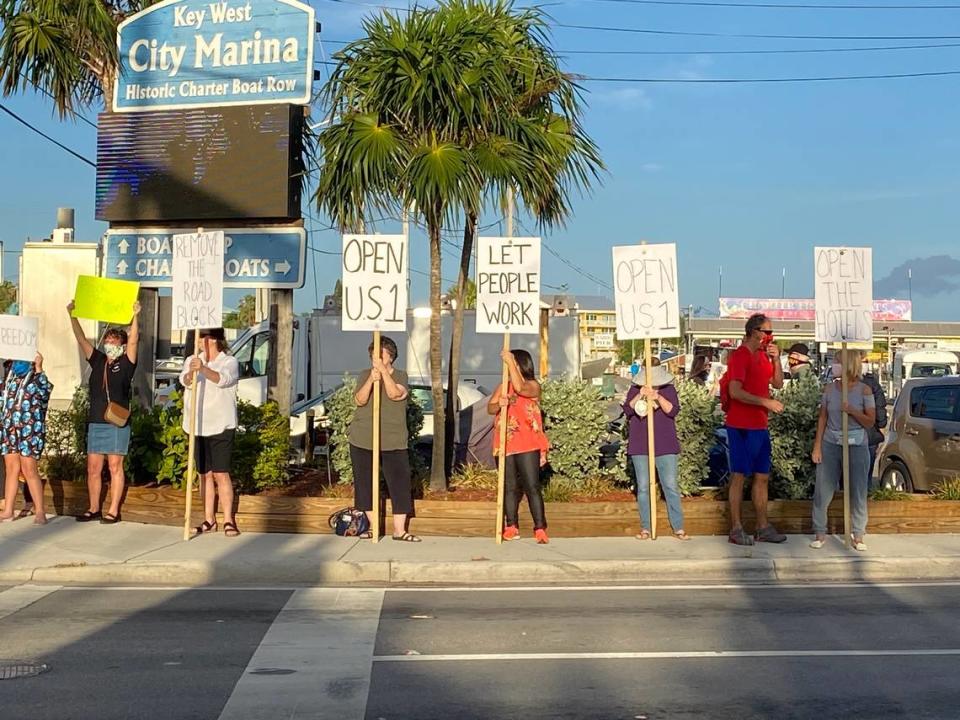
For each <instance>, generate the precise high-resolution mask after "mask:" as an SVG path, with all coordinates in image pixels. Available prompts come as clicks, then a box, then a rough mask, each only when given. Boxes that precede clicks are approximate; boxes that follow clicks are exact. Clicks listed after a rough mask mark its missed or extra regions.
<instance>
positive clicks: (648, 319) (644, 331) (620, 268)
mask: <svg viewBox="0 0 960 720" xmlns="http://www.w3.org/2000/svg"><path fill="white" fill-rule="evenodd" d="M613 285H614V295H615V297H614V300H615V303H616V315H617V338H618V339H619V340H641V339H644V338H673V337H678V336H679V335H680V295H679V291H678V290H677V246H676V245H675V244H673V243H665V244H660V245H622V246H619V247H615V248H613Z"/></svg>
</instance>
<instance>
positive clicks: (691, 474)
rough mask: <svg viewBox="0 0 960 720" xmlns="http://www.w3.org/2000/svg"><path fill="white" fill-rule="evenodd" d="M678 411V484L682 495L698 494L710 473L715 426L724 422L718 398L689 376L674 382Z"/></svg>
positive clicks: (717, 426) (714, 442) (714, 441)
mask: <svg viewBox="0 0 960 720" xmlns="http://www.w3.org/2000/svg"><path fill="white" fill-rule="evenodd" d="M677 394H678V395H679V396H680V412H679V413H678V414H677V438H678V439H679V440H680V457H679V459H678V461H677V464H678V471H677V475H678V478H677V484H678V485H679V486H680V492H681V493H682V494H683V495H699V494H700V486H701V485H702V484H703V481H704V480H706V479H707V476H708V475H709V474H710V465H709V463H710V449H711V448H712V447H713V446H714V445H715V444H716V442H717V440H716V435H715V433H716V430H717V428H719V427H720V425H721V424H722V422H723V417H722V415H721V414H720V413H719V405H720V404H719V402H718V401H717V398H715V397H713V395H711V394H710V390H709V389H708V388H707V387H706V386H704V385H699V384H697V383H695V382H693V381H692V380H685V381H683V382H680V383H678V384H677Z"/></svg>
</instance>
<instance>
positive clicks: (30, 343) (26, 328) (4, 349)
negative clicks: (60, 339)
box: [0, 315, 40, 362]
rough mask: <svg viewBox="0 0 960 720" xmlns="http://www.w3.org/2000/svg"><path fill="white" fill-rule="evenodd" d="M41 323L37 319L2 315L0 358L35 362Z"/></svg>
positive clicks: (0, 316)
mask: <svg viewBox="0 0 960 720" xmlns="http://www.w3.org/2000/svg"><path fill="white" fill-rule="evenodd" d="M39 332H40V322H39V320H38V319H37V318H35V317H20V316H19V315H0V358H3V359H4V360H28V361H31V362H32V361H33V359H34V358H35V357H36V356H37V335H38V334H39Z"/></svg>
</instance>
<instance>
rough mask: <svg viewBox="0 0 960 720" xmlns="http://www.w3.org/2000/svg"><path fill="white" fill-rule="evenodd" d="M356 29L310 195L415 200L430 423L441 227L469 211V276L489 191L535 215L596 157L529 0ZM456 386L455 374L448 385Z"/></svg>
mask: <svg viewBox="0 0 960 720" xmlns="http://www.w3.org/2000/svg"><path fill="white" fill-rule="evenodd" d="M364 29H365V31H366V33H367V36H366V37H365V38H363V39H361V40H358V41H356V42H354V43H351V44H350V45H348V46H346V47H345V48H344V49H343V50H342V51H341V52H340V53H338V54H337V55H336V56H335V59H336V60H337V63H338V64H337V66H336V68H335V69H334V71H333V73H332V76H331V79H330V81H329V82H328V83H327V86H326V88H325V91H324V96H325V98H326V100H327V101H328V103H329V105H330V112H331V117H337V118H338V120H337V121H336V122H335V123H333V124H331V125H330V126H329V127H327V128H326V129H324V130H323V131H322V132H321V133H320V136H319V138H318V142H319V146H320V149H321V152H322V155H323V161H324V162H323V164H322V167H321V170H320V176H319V179H318V187H317V191H316V200H317V203H318V206H319V207H320V209H322V210H324V211H325V212H327V213H328V214H329V215H330V217H331V218H332V219H333V220H334V221H335V222H336V223H337V224H339V225H340V227H342V228H355V227H358V226H360V225H361V223H362V222H363V211H364V209H365V208H366V209H374V208H376V209H382V210H386V211H387V212H394V213H395V212H396V210H397V209H398V208H399V207H415V208H416V211H417V215H418V216H419V217H421V218H422V219H423V222H424V224H425V226H426V228H427V236H428V240H429V246H430V305H431V310H432V313H431V319H430V373H431V378H430V379H431V385H432V391H433V401H434V408H435V418H434V422H435V426H436V427H446V424H445V417H446V415H447V414H448V413H447V412H445V410H446V408H445V406H444V399H443V385H442V381H441V367H442V357H441V335H440V329H441V324H440V321H441V317H440V293H441V285H440V282H441V278H440V267H441V259H442V255H441V237H442V233H443V228H444V227H445V226H446V225H448V224H449V223H452V222H454V221H455V220H456V218H457V217H458V215H459V213H460V212H461V211H466V214H467V217H468V222H467V233H466V234H465V242H464V252H465V254H466V261H467V262H466V266H465V267H464V265H463V262H462V263H461V275H462V276H463V277H464V278H465V277H466V275H468V274H469V272H468V271H469V254H470V252H472V243H473V236H474V235H475V225H476V221H475V218H476V217H477V216H479V214H480V212H481V211H482V209H483V205H484V200H485V199H490V198H494V199H497V198H503V197H504V196H505V194H506V192H507V189H508V188H516V190H517V192H518V194H519V195H520V197H521V198H522V199H523V200H524V202H525V203H526V204H527V206H528V207H529V208H530V209H531V210H532V211H533V212H534V213H535V214H536V215H537V217H538V219H539V220H540V222H541V223H545V224H551V223H554V222H557V221H559V219H561V218H562V217H563V216H564V215H565V214H566V212H568V210H569V205H568V195H569V191H570V190H571V188H572V187H575V186H577V185H578V184H580V185H586V184H588V183H589V179H590V176H591V175H593V176H596V173H597V172H598V170H599V168H600V167H601V165H600V162H599V157H598V155H597V153H596V148H595V147H594V146H593V143H592V142H591V141H590V140H589V138H587V137H586V135H585V134H583V132H582V130H581V129H580V127H579V115H578V106H577V91H576V88H575V86H574V85H573V82H572V81H571V80H570V79H569V78H567V77H566V76H564V75H563V74H562V73H560V71H559V70H558V69H557V67H558V62H557V60H556V58H555V56H554V55H553V54H552V51H550V49H549V46H548V45H547V44H546V41H545V20H544V17H543V15H542V13H541V12H540V11H539V10H534V9H524V10H521V11H514V10H513V7H512V4H511V3H509V2H504V1H502V0H501V1H498V2H495V3H494V4H487V3H484V2H477V1H476V0H448V2H444V3H441V4H440V5H439V6H437V7H435V8H431V9H426V10H424V9H419V10H415V11H413V12H411V13H409V14H407V15H406V16H405V17H402V18H401V17H399V16H396V15H393V14H390V13H385V14H383V15H379V16H377V17H374V18H370V19H368V20H366V21H365V23H364ZM471 218H474V219H471ZM461 260H463V258H461ZM461 327H462V315H461ZM457 355H459V353H457ZM455 390H456V385H455V384H452V385H451V386H450V394H451V395H452V394H453V393H454V392H455ZM445 445H446V443H445V442H444V438H443V437H442V436H441V435H440V434H439V433H438V434H437V435H436V436H435V437H434V444H433V463H432V468H431V487H433V488H438V489H439V488H443V487H445V475H444V454H445V453H444V449H445Z"/></svg>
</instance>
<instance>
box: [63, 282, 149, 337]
mask: <svg viewBox="0 0 960 720" xmlns="http://www.w3.org/2000/svg"><path fill="white" fill-rule="evenodd" d="M139 292H140V283H136V282H131V281H129V280H108V279H107V278H100V277H94V276H93V275H80V276H79V277H78V278H77V289H76V291H75V292H74V294H73V317H75V318H84V319H86V320H99V321H100V322H105V323H111V324H113V325H126V324H127V323H129V322H130V321H131V320H132V319H133V305H134V303H136V302H137V294H138V293H139Z"/></svg>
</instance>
